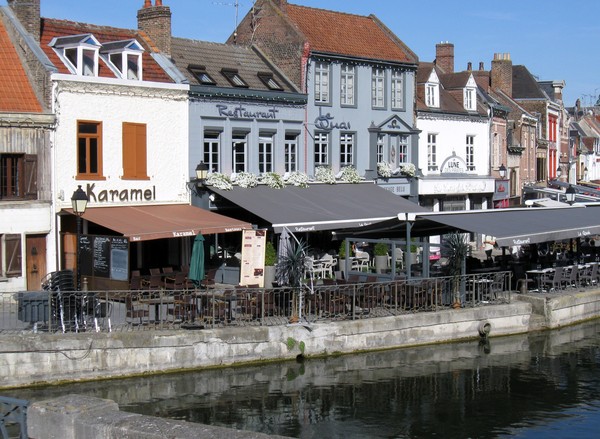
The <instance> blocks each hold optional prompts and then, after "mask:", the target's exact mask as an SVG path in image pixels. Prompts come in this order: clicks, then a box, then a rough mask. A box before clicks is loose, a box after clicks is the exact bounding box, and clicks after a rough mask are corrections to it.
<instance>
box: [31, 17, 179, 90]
mask: <svg viewBox="0 0 600 439" xmlns="http://www.w3.org/2000/svg"><path fill="white" fill-rule="evenodd" d="M81 34H92V35H93V36H94V37H96V39H97V40H98V41H99V42H100V43H101V44H102V43H108V42H110V41H123V40H131V39H135V40H136V41H138V42H139V43H140V44H141V45H142V46H144V49H146V51H145V52H144V54H143V55H142V64H143V73H142V77H143V80H144V81H155V82H173V80H172V79H171V78H170V77H169V76H168V75H167V74H166V73H165V71H164V70H163V69H162V68H161V67H160V66H159V65H158V64H157V63H156V61H154V59H153V58H152V57H151V56H150V52H151V50H149V48H148V44H147V41H146V39H145V38H143V36H142V35H138V33H137V31H135V30H130V29H119V28H114V27H108V26H97V25H94V24H87V23H77V22H74V21H68V20H55V19H51V18H43V19H42V35H41V41H40V46H41V48H42V50H43V51H44V53H46V55H47V56H48V58H49V59H50V61H51V62H52V64H54V65H55V66H56V68H58V71H59V73H66V74H69V73H70V72H69V69H68V68H67V67H66V66H65V64H64V63H63V62H62V61H61V60H60V58H59V57H58V55H56V52H54V49H52V47H50V46H49V45H48V44H50V42H51V41H52V38H54V37H65V36H69V35H81ZM98 67H99V68H98V76H100V77H104V78H114V77H115V75H114V73H113V72H112V71H111V70H110V69H109V68H108V66H107V65H106V64H105V63H104V62H103V61H100V64H99V66H98Z"/></svg>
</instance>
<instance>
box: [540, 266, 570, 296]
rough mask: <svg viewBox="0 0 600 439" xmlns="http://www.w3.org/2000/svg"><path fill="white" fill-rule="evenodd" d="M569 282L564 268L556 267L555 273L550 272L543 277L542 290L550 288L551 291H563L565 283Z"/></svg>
mask: <svg viewBox="0 0 600 439" xmlns="http://www.w3.org/2000/svg"><path fill="white" fill-rule="evenodd" d="M567 280H568V278H567V277H565V275H564V267H556V268H555V269H554V271H549V272H548V273H545V274H544V275H542V279H541V282H540V284H541V286H542V289H544V287H546V286H549V287H550V289H549V291H552V290H562V289H563V288H564V287H565V282H566V281H567Z"/></svg>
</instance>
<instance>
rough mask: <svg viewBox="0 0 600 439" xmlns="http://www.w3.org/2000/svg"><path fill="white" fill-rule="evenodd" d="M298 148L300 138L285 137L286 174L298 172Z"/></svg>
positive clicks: (294, 136) (289, 135)
mask: <svg viewBox="0 0 600 439" xmlns="http://www.w3.org/2000/svg"><path fill="white" fill-rule="evenodd" d="M297 147H298V136H297V135H296V134H286V135H285V145H284V149H285V157H284V159H285V172H294V171H296V170H297V167H296V166H297V165H296V163H297V162H298V158H297V156H296V154H297V152H296V150H297Z"/></svg>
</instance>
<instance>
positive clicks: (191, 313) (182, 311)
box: [167, 294, 198, 321]
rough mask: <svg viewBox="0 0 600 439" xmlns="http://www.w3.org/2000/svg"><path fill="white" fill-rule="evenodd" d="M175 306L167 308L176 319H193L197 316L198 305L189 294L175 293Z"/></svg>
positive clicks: (169, 313) (168, 312)
mask: <svg viewBox="0 0 600 439" xmlns="http://www.w3.org/2000/svg"><path fill="white" fill-rule="evenodd" d="M173 299H174V300H173V307H171V308H168V309H167V314H168V315H171V316H173V319H174V320H180V321H193V320H194V319H195V317H196V314H197V310H198V306H197V305H196V303H195V301H194V298H193V297H192V296H191V295H189V294H175V296H174V297H173Z"/></svg>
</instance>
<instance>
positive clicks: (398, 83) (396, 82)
mask: <svg viewBox="0 0 600 439" xmlns="http://www.w3.org/2000/svg"><path fill="white" fill-rule="evenodd" d="M404 76H405V75H404V72H403V71H402V70H398V69H394V70H392V78H391V81H392V90H391V93H392V110H403V109H404V105H405V103H404V83H405V81H404ZM398 100H400V104H398Z"/></svg>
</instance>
